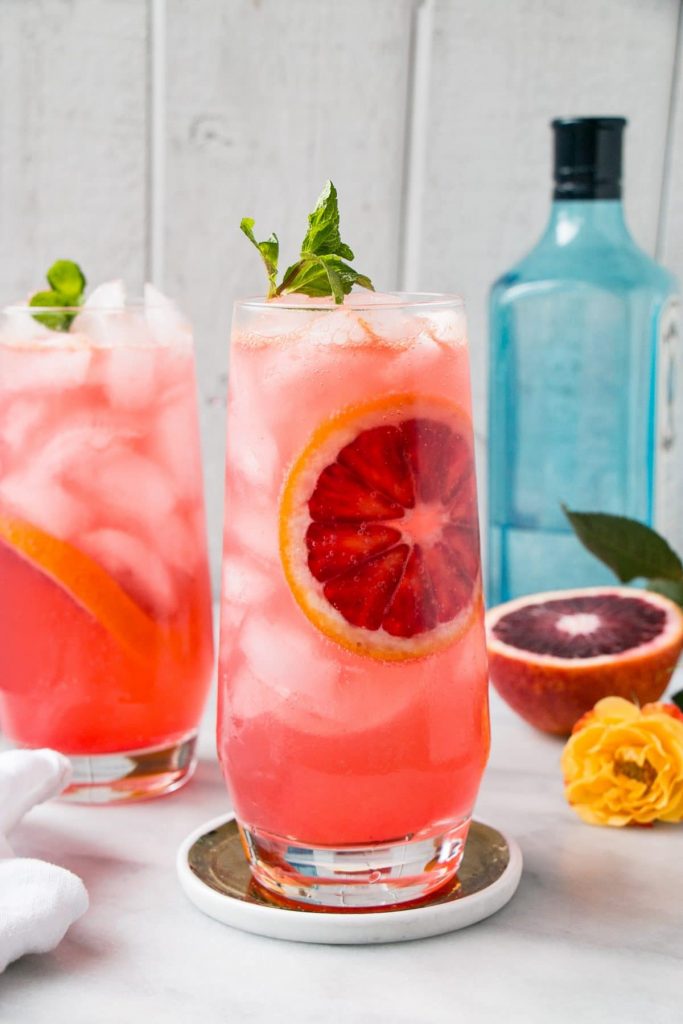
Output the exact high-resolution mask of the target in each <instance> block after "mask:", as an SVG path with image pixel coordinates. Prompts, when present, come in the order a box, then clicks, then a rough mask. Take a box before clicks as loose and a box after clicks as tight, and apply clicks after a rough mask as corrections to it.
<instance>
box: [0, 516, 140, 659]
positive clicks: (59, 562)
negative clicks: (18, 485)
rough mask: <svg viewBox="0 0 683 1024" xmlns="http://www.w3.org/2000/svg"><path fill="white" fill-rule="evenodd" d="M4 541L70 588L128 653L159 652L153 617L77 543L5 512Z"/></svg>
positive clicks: (0, 537) (0, 536)
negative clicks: (74, 544) (74, 543)
mask: <svg viewBox="0 0 683 1024" xmlns="http://www.w3.org/2000/svg"><path fill="white" fill-rule="evenodd" d="M3 543H4V544H6V545H7V546H8V547H10V548H11V549H12V550H13V551H14V552H15V553H16V554H18V555H20V556H21V557H22V558H23V559H25V560H26V561H27V562H29V563H30V564H31V565H33V566H34V567H35V568H36V569H38V570H39V571H40V572H42V573H44V574H45V575H46V576H49V577H50V579H52V580H53V581H54V582H55V583H57V584H58V585H59V586H60V587H61V588H62V589H63V590H65V591H66V592H67V593H68V594H69V596H70V597H71V598H72V599H73V600H74V601H75V602H76V603H77V604H79V605H80V606H81V608H84V609H85V611H86V612H89V613H90V615H92V616H94V617H95V618H96V619H97V620H98V621H99V622H100V624H101V625H102V626H104V628H105V629H106V630H108V632H109V633H110V634H111V635H112V636H113V637H114V639H115V640H116V641H117V642H118V643H119V645H120V646H121V647H122V648H123V649H124V650H125V651H127V652H128V653H129V654H131V655H133V656H134V657H136V658H138V659H140V658H142V659H144V658H147V657H149V656H150V655H153V654H154V651H155V649H156V647H157V645H158V643H159V632H158V629H157V626H156V624H155V622H154V621H153V619H151V618H150V617H149V616H148V615H147V614H146V613H145V612H144V611H143V610H142V609H141V608H140V607H139V606H138V605H137V604H136V603H135V601H133V599H132V598H130V597H129V596H128V594H126V592H125V591H124V590H123V589H122V588H121V587H120V586H119V584H118V583H117V582H116V580H114V579H112V577H111V576H110V575H109V574H108V573H107V572H105V570H104V569H103V568H102V567H101V566H100V565H98V564H97V562H94V561H93V560H92V559H91V558H89V557H88V556H87V555H84V554H83V552H82V551H79V550H78V548H75V547H74V546H73V545H72V544H68V543H67V542H66V541H63V540H59V539H58V538H57V537H53V536H52V535H51V534H49V533H45V532H44V531H43V530H41V529H39V527H37V526H33V524H31V523H27V522H25V521H23V520H21V519H16V518H14V517H10V516H6V515H3V514H1V513H0V544H3Z"/></svg>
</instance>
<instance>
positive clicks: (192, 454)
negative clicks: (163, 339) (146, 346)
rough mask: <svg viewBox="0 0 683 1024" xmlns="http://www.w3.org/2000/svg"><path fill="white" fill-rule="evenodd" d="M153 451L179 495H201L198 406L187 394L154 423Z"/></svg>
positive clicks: (161, 413) (152, 426)
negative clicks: (191, 401) (190, 402)
mask: <svg viewBox="0 0 683 1024" xmlns="http://www.w3.org/2000/svg"><path fill="white" fill-rule="evenodd" d="M156 354H157V355H158V354H159V353H158V352H157V353H156ZM161 358H162V359H163V354H161ZM150 452H151V453H152V454H153V456H154V458H155V459H156V460H158V462H159V463H160V465H162V466H163V467H164V468H165V469H166V470H167V471H168V472H169V473H170V475H171V476H172V477H173V479H174V481H175V487H176V490H177V493H178V494H179V495H181V496H183V497H185V498H192V497H194V495H195V494H197V493H198V492H199V490H200V468H201V467H200V452H199V437H198V431H197V423H196V420H195V408H194V403H192V404H191V405H190V404H188V396H187V395H181V396H180V397H179V400H178V401H174V402H171V403H169V404H168V405H166V406H165V407H162V409H161V410H160V411H159V413H158V414H157V415H156V416H154V418H153V419H152V420H151V422H150Z"/></svg>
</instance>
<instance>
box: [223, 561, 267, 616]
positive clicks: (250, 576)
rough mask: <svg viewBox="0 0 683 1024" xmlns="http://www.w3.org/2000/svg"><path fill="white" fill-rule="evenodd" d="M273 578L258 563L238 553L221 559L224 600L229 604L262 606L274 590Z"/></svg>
mask: <svg viewBox="0 0 683 1024" xmlns="http://www.w3.org/2000/svg"><path fill="white" fill-rule="evenodd" d="M275 586H276V584H275V579H274V577H273V575H272V574H271V573H267V572H265V571H264V570H263V569H262V568H260V567H259V565H258V563H256V562H254V561H253V560H252V559H250V558H245V557H242V556H240V555H226V557H225V559H224V561H223V589H222V596H223V600H224V601H226V600H227V601H228V602H229V603H230V604H237V605H249V606H251V607H252V608H258V607H260V606H262V605H263V604H264V603H265V602H266V601H267V600H268V598H269V597H271V595H272V594H273V593H274V591H275Z"/></svg>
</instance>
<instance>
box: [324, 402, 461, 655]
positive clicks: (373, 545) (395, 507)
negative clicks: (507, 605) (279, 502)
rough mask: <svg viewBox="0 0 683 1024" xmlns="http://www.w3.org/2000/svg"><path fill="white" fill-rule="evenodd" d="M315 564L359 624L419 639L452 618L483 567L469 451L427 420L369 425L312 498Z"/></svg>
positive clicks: (334, 599)
mask: <svg viewBox="0 0 683 1024" xmlns="http://www.w3.org/2000/svg"><path fill="white" fill-rule="evenodd" d="M308 509H309V513H310V516H311V519H312V523H311V524H310V526H309V527H308V530H307V533H306V546H307V550H308V567H309V569H310V571H311V573H312V575H313V576H314V577H315V579H317V580H318V581H320V582H321V583H324V584H325V585H324V587H323V593H324V595H325V597H326V599H327V600H328V601H329V603H330V604H331V605H332V606H333V607H334V608H335V609H336V610H337V611H338V612H340V613H341V615H342V616H343V617H344V618H345V619H346V620H347V622H350V623H351V624H352V625H354V626H362V627H364V628H365V629H369V630H378V629H380V628H382V629H384V630H385V631H386V632H387V633H389V634H391V635H392V636H396V637H412V636H417V635H418V634H420V633H424V632H427V631H428V630H431V629H433V628H435V627H436V626H437V625H440V624H442V623H445V622H449V621H451V620H452V619H454V618H455V617H456V616H457V615H458V614H459V613H460V612H461V611H462V610H463V608H464V607H466V605H467V604H468V603H469V601H470V600H471V596H472V591H473V589H474V586H475V581H476V579H477V576H478V571H479V536H478V526H477V505H476V485H475V479H474V467H473V462H472V453H471V449H470V447H469V446H468V443H467V441H466V439H465V438H464V437H463V436H462V435H461V434H459V433H458V432H457V431H455V430H453V429H452V428H451V427H450V426H449V425H448V424H447V423H443V422H441V421H439V420H432V419H429V418H427V417H420V418H411V419H408V420H404V421H403V422H401V423H398V424H394V425H391V426H378V427H371V428H369V429H367V430H363V431H362V432H361V433H359V434H358V436H357V437H356V438H354V440H353V441H351V442H350V443H349V444H347V445H345V446H344V447H343V448H342V449H341V450H340V451H339V453H338V455H337V457H336V459H335V461H334V462H332V463H330V464H329V465H328V466H326V467H325V468H324V469H323V471H322V472H321V473H320V476H319V477H318V480H317V482H316V484H315V487H314V489H313V492H312V494H311V496H310V498H309V500H308Z"/></svg>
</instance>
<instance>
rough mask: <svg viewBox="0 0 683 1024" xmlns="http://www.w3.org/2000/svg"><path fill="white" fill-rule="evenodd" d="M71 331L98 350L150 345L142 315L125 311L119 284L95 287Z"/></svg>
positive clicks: (138, 311) (129, 310)
mask: <svg viewBox="0 0 683 1024" xmlns="http://www.w3.org/2000/svg"><path fill="white" fill-rule="evenodd" d="M71 331H72V332H77V333H79V334H82V335H84V336H85V337H87V338H88V339H89V341H90V343H91V344H92V345H96V346H97V347H98V348H116V347H119V346H125V347H130V346H133V345H149V344H151V339H150V334H149V331H148V329H147V324H146V322H145V318H144V316H143V314H142V312H141V311H140V310H139V309H138V310H136V309H132V308H131V309H126V292H125V288H124V285H123V281H107V282H105V283H104V284H101V285H99V286H98V287H97V288H95V290H94V291H93V292H92V293H91V294H90V295H89V296H88V298H87V299H86V301H85V302H84V303H83V309H82V312H80V313H79V314H78V316H77V317H76V319H75V320H74V322H73V324H72V325H71Z"/></svg>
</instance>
